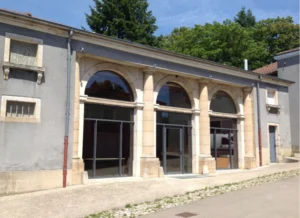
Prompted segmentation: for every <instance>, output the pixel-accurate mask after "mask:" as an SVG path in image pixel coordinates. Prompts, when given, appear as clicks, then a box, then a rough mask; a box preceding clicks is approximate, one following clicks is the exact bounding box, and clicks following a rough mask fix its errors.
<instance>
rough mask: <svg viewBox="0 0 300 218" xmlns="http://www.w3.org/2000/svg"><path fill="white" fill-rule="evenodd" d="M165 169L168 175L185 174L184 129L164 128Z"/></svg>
mask: <svg viewBox="0 0 300 218" xmlns="http://www.w3.org/2000/svg"><path fill="white" fill-rule="evenodd" d="M163 133H164V134H163V167H164V171H165V173H166V174H177V173H184V172H183V171H184V168H183V161H184V160H183V153H184V151H183V143H182V142H183V131H182V128H176V127H164V128H163Z"/></svg>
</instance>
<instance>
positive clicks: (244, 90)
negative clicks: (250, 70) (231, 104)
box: [243, 87, 253, 92]
mask: <svg viewBox="0 0 300 218" xmlns="http://www.w3.org/2000/svg"><path fill="white" fill-rule="evenodd" d="M252 90H253V87H245V88H243V92H252Z"/></svg>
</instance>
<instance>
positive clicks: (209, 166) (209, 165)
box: [199, 157, 216, 174]
mask: <svg viewBox="0 0 300 218" xmlns="http://www.w3.org/2000/svg"><path fill="white" fill-rule="evenodd" d="M215 172H216V159H215V158H213V157H200V158H199V174H207V173H215Z"/></svg>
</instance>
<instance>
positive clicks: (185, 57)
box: [0, 9, 294, 86]
mask: <svg viewBox="0 0 300 218" xmlns="http://www.w3.org/2000/svg"><path fill="white" fill-rule="evenodd" d="M0 15H4V16H10V17H11V18H13V19H22V20H25V21H28V22H31V23H32V22H36V23H38V24H40V25H48V26H50V27H52V28H55V29H59V30H62V31H65V34H64V37H67V36H68V32H69V30H70V29H72V30H73V31H74V34H75V33H77V34H79V35H82V36H86V37H92V38H97V39H102V40H106V41H110V42H112V43H120V44H123V45H126V46H131V47H134V48H139V49H143V50H147V51H152V52H158V53H160V54H164V55H168V56H172V57H177V58H180V59H183V60H190V61H195V62H197V63H202V64H208V65H211V66H216V67H220V68H223V69H227V70H233V71H236V72H239V73H244V74H247V75H252V76H257V78H256V79H255V78H253V80H257V81H260V80H261V76H262V75H261V74H260V73H256V72H253V71H246V70H244V69H241V68H237V67H233V66H228V65H224V64H221V63H217V62H213V61H209V60H205V59H201V58H196V57H192V56H188V55H182V54H179V53H175V52H170V51H167V50H163V49H159V48H155V47H150V46H147V45H142V44H138V43H134V42H129V41H125V40H121V39H117V38H113V37H109V36H105V35H101V34H97V33H93V32H88V31H85V30H81V29H78V28H74V27H71V26H67V25H64V24H59V23H56V22H52V21H48V20H44V19H40V18H36V17H30V16H28V15H26V14H21V13H17V12H12V11H8V10H3V9H0ZM58 35H59V34H58ZM182 65H186V64H182ZM220 73H221V72H220ZM224 74H225V73H224ZM241 77H243V76H242V75H241ZM263 78H266V79H267V80H268V81H264V82H266V83H272V82H271V81H278V82H281V83H283V84H282V85H283V86H289V85H292V84H293V83H294V82H293V81H289V80H285V79H280V78H277V77H272V76H268V75H263Z"/></svg>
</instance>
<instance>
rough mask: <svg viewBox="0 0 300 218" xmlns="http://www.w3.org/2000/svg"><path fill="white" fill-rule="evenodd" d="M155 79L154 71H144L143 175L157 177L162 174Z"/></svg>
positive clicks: (141, 168) (141, 166)
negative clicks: (156, 140) (159, 156)
mask: <svg viewBox="0 0 300 218" xmlns="http://www.w3.org/2000/svg"><path fill="white" fill-rule="evenodd" d="M153 83H154V81H153V72H152V71H148V70H147V71H145V72H144V93H143V95H144V110H143V145H142V157H141V165H140V170H141V174H140V175H141V176H142V177H144V178H155V177H159V176H160V162H159V159H158V158H156V147H155V146H156V143H154V142H155V141H154V140H155V138H154V136H155V134H154V128H155V119H156V118H155V117H154V98H153V97H154V84H153Z"/></svg>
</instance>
